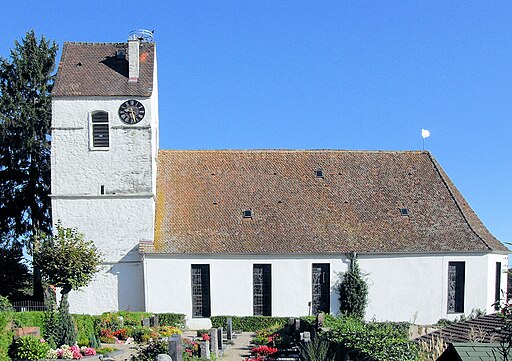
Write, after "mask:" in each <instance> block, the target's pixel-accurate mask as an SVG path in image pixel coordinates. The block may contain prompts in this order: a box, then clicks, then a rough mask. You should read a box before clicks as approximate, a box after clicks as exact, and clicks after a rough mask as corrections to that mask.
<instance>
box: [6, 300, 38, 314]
mask: <svg viewBox="0 0 512 361" xmlns="http://www.w3.org/2000/svg"><path fill="white" fill-rule="evenodd" d="M12 307H13V308H14V310H15V311H16V312H26V311H46V306H45V305H44V302H38V301H15V302H13V303H12Z"/></svg>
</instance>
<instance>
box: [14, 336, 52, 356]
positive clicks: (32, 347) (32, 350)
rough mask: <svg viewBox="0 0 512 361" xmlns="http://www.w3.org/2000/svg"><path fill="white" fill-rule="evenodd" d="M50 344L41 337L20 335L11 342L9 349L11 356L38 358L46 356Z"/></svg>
mask: <svg viewBox="0 0 512 361" xmlns="http://www.w3.org/2000/svg"><path fill="white" fill-rule="evenodd" d="M49 350H50V346H49V345H48V343H47V342H45V341H44V340H43V339H39V338H37V337H34V336H22V337H19V338H18V339H17V340H15V341H14V342H13V344H12V345H11V348H10V350H9V356H10V357H11V358H17V359H22V360H29V361H30V360H40V359H44V358H46V354H47V353H48V351H49Z"/></svg>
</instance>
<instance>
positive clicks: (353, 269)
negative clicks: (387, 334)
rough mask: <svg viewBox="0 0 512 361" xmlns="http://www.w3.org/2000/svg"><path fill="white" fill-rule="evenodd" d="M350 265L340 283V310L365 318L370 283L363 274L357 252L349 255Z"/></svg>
mask: <svg viewBox="0 0 512 361" xmlns="http://www.w3.org/2000/svg"><path fill="white" fill-rule="evenodd" d="M349 259H350V267H349V270H348V271H347V272H345V274H343V275H342V276H341V277H342V280H341V282H340V283H339V285H338V293H339V301H340V312H341V314H342V315H345V316H351V317H357V318H360V319H363V318H364V314H365V309H366V304H367V302H368V285H367V284H366V281H365V280H364V278H363V276H362V275H361V270H360V269H359V264H358V262H357V258H356V254H355V253H353V254H351V255H350V256H349Z"/></svg>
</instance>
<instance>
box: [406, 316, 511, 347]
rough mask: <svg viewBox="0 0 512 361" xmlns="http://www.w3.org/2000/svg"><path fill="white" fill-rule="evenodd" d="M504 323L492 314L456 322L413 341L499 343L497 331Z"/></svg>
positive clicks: (502, 319)
mask: <svg viewBox="0 0 512 361" xmlns="http://www.w3.org/2000/svg"><path fill="white" fill-rule="evenodd" d="M503 323H504V318H503V317H500V316H499V315H498V314H496V313H493V314H490V315H485V316H481V317H477V318H473V319H469V320H467V321H462V322H456V323H453V324H451V325H450V326H447V327H444V328H442V329H440V330H437V331H434V332H430V333H428V334H426V335H423V336H421V337H418V338H416V339H415V341H416V342H421V341H426V342H428V341H430V340H431V339H432V338H434V339H436V338H441V339H443V341H444V342H445V343H453V342H484V343H491V342H499V341H500V334H499V333H498V332H497V330H499V329H500V327H501V326H502V325H503Z"/></svg>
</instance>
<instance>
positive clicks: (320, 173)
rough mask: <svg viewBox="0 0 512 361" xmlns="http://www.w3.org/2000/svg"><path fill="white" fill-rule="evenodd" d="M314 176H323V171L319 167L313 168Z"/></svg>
mask: <svg viewBox="0 0 512 361" xmlns="http://www.w3.org/2000/svg"><path fill="white" fill-rule="evenodd" d="M315 177H316V178H324V171H323V170H322V169H320V168H318V169H316V170H315Z"/></svg>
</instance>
